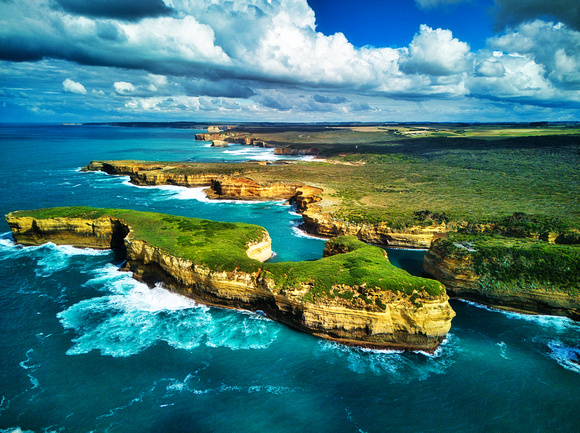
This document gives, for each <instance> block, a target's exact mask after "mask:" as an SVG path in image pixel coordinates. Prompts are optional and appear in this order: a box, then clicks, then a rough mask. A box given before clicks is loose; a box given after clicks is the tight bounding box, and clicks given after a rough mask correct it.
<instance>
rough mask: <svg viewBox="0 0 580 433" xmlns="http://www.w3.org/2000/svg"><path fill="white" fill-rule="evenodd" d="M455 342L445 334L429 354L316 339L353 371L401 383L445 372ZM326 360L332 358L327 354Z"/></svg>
mask: <svg viewBox="0 0 580 433" xmlns="http://www.w3.org/2000/svg"><path fill="white" fill-rule="evenodd" d="M458 344H459V343H458V338H456V337H455V336H454V335H453V334H451V333H449V334H447V338H446V339H445V340H444V341H443V342H442V343H441V344H440V345H439V347H438V348H437V350H436V351H435V352H434V353H433V354H431V353H428V352H424V351H413V352H405V351H402V350H396V349H367V348H358V347H350V346H345V345H342V344H338V343H335V342H329V341H324V342H320V343H319V347H320V348H321V349H322V351H323V352H331V353H333V354H334V355H336V356H337V357H338V358H339V359H342V360H343V362H346V366H347V368H348V369H349V370H351V371H352V372H354V373H358V374H366V373H372V374H375V375H377V376H381V375H388V376H389V377H390V378H391V379H392V380H395V381H398V382H401V381H408V380H411V379H418V380H424V379H427V378H428V377H429V376H431V375H433V374H443V373H445V371H446V370H447V368H448V367H449V366H450V365H451V364H452V363H453V362H454V360H453V356H452V355H453V354H454V353H455V352H456V350H457V348H458ZM327 362H331V363H334V362H335V361H334V360H332V358H328V357H327Z"/></svg>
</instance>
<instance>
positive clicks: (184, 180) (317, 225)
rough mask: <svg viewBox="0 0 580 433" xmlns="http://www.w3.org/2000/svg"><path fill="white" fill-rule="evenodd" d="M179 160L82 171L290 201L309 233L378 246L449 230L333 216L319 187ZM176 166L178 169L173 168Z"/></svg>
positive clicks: (412, 243) (109, 164) (104, 164)
mask: <svg viewBox="0 0 580 433" xmlns="http://www.w3.org/2000/svg"><path fill="white" fill-rule="evenodd" d="M190 166H194V165H193V164H190V165H187V164H184V163H179V164H178V163H158V162H151V163H147V162H138V161H133V162H132V161H93V162H91V163H90V164H89V165H88V166H86V167H85V168H84V170H85V171H104V172H106V173H108V174H117V175H126V176H130V177H131V182H132V183H134V184H136V185H177V186H185V187H199V186H207V187H208V189H207V190H206V194H207V195H208V197H210V198H213V199H231V200H289V201H290V202H291V203H294V204H296V207H297V209H298V211H299V212H301V213H302V218H303V220H304V224H303V226H302V228H303V229H304V230H305V231H307V232H308V233H311V234H314V235H319V236H325V237H333V236H343V235H353V236H356V237H357V238H359V239H360V240H362V241H364V242H368V243H373V244H377V245H387V246H395V247H407V248H429V245H430V244H431V241H432V240H433V238H434V237H435V236H437V235H440V234H442V233H446V232H448V231H450V230H454V229H455V227H454V226H453V225H452V224H448V223H445V222H443V223H433V224H432V225H429V226H419V225H418V226H415V227H406V228H404V229H400V230H398V229H394V228H392V227H389V226H388V225H387V224H384V223H383V224H378V225H374V224H354V223H349V222H346V221H342V220H339V219H336V218H333V217H332V216H331V215H330V214H329V213H326V212H324V211H322V210H321V208H320V207H319V206H317V205H316V204H317V203H319V202H321V201H322V197H321V196H322V193H323V190H322V189H321V188H317V187H313V186H310V185H306V184H303V183H301V182H258V181H255V180H253V179H251V178H249V177H244V176H240V175H239V174H241V172H240V173H234V174H228V175H225V174H219V173H218V172H215V173H204V174H187V168H188V167H190ZM177 168H179V169H180V170H176V169H177Z"/></svg>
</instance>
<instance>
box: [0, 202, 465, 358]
mask: <svg viewBox="0 0 580 433" xmlns="http://www.w3.org/2000/svg"><path fill="white" fill-rule="evenodd" d="M6 220H7V221H8V224H9V226H10V228H11V230H12V233H13V236H14V238H15V240H16V241H17V242H19V243H21V244H23V245H38V244H42V243H46V242H54V243H56V244H67V245H73V246H78V247H92V248H120V249H124V250H125V251H126V263H125V265H124V266H123V268H124V269H125V270H127V271H130V272H132V273H133V275H134V277H135V278H137V279H140V280H142V281H144V282H147V283H150V284H153V283H157V282H161V283H162V284H163V286H164V287H165V288H167V289H169V290H171V291H174V292H176V293H180V294H182V295H185V296H188V297H190V298H193V299H195V300H196V301H199V302H202V303H204V304H208V305H215V306H220V307H226V308H237V309H248V310H253V311H256V310H261V311H262V312H264V313H265V314H266V315H267V316H268V317H270V318H272V319H274V320H277V321H279V322H282V323H284V324H286V325H289V326H291V327H293V328H295V329H298V330H300V331H303V332H306V333H309V334H312V335H315V336H317V337H321V338H324V339H328V340H332V341H337V342H340V343H343V344H347V345H354V346H362V347H370V348H390V349H402V350H425V351H430V352H432V351H434V350H435V349H436V348H437V347H438V345H439V344H440V343H441V342H442V341H443V340H444V339H445V336H446V334H447V332H448V331H449V329H450V326H451V319H452V318H453V317H454V315H455V313H454V312H453V310H452V309H451V307H450V305H449V303H448V296H447V294H446V292H445V287H444V286H443V285H442V284H441V283H439V282H437V281H434V280H429V279H424V278H419V277H414V276H411V275H410V274H408V273H407V272H406V271H404V270H402V269H399V268H396V267H394V266H393V265H391V264H390V262H389V261H388V258H387V255H386V253H385V251H384V250H383V249H381V248H378V247H374V246H370V245H367V244H365V243H363V242H360V241H359V240H357V239H356V238H354V237H351V236H344V237H337V238H334V239H332V240H330V241H328V242H327V245H326V248H325V253H324V256H325V257H323V258H321V259H319V260H316V261H307V262H283V263H267V262H265V261H266V260H267V259H268V258H269V257H270V256H271V254H272V251H271V247H270V237H269V235H268V233H267V232H266V230H265V229H263V228H261V227H259V226H255V225H251V224H243V223H225V222H216V221H209V220H202V219H195V218H186V217H180V216H172V215H165V214H158V213H147V212H137V211H132V210H119V209H97V208H88V207H66V208H50V209H40V210H35V211H21V212H13V213H10V214H9V215H7V216H6Z"/></svg>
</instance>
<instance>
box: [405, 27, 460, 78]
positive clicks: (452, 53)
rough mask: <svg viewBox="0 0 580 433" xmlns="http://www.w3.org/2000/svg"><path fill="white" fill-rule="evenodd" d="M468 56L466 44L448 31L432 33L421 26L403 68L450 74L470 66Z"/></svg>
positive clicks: (410, 70)
mask: <svg viewBox="0 0 580 433" xmlns="http://www.w3.org/2000/svg"><path fill="white" fill-rule="evenodd" d="M468 54H469V45H468V44H467V43H465V42H461V41H460V40H459V39H457V38H454V37H453V34H452V33H451V30H443V29H436V30H433V29H432V28H431V27H429V26H427V25H425V24H422V25H421V28H420V31H419V33H417V34H415V36H414V37H413V40H412V41H411V43H410V45H409V50H408V55H407V57H406V59H404V60H403V67H404V70H405V71H407V72H410V73H419V74H427V75H435V76H441V75H453V74H457V73H460V72H464V71H466V70H467V69H468V68H469V67H470V66H471V65H470V59H469V56H468Z"/></svg>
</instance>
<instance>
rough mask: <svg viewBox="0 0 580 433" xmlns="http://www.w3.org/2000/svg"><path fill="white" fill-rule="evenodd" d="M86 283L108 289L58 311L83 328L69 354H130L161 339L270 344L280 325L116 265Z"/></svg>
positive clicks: (66, 323) (184, 343)
mask: <svg viewBox="0 0 580 433" xmlns="http://www.w3.org/2000/svg"><path fill="white" fill-rule="evenodd" d="M86 284H87V285H90V286H93V287H95V286H99V287H100V289H99V290H100V291H102V292H105V293H106V294H105V295H104V296H101V297H96V298H91V299H86V300H83V301H80V302H78V303H76V304H74V305H72V306H71V307H69V308H67V309H66V310H64V311H62V312H60V313H58V315H57V316H58V318H59V320H60V321H61V323H62V325H63V327H64V328H66V329H72V330H74V331H75V332H76V333H77V336H76V337H75V338H73V340H72V342H73V343H74V345H73V346H72V347H71V348H70V349H69V350H68V351H67V354H68V355H78V354H82V353H88V352H90V351H92V350H98V351H100V352H101V354H103V355H110V356H113V357H126V356H131V355H134V354H137V353H139V352H141V351H143V350H145V349H146V348H148V347H151V346H153V345H155V344H158V343H159V342H165V343H166V344H169V345H170V346H172V347H174V348H177V349H186V350H188V349H193V348H195V347H198V346H200V345H205V346H207V347H227V348H230V349H232V350H237V349H264V348H267V347H268V346H269V345H270V344H271V343H272V342H273V341H274V340H275V338H276V335H277V333H278V330H279V325H277V324H276V323H274V322H272V321H270V320H268V319H265V318H264V317H262V316H260V315H258V314H254V313H249V312H239V311H232V310H223V309H218V308H210V307H207V306H203V305H199V304H197V303H196V302H194V301H193V300H191V299H189V298H186V297H184V296H181V295H178V294H175V293H172V292H170V291H168V290H165V289H163V288H162V287H160V286H156V287H154V288H149V287H148V286H146V285H145V284H143V283H140V282H138V281H135V280H134V279H133V278H132V277H131V276H130V275H129V274H126V273H121V272H118V271H117V269H116V267H114V266H113V265H108V266H105V267H103V268H102V269H100V270H99V272H97V273H96V275H95V277H94V278H93V279H91V280H89V281H88V282H87V283H86Z"/></svg>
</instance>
